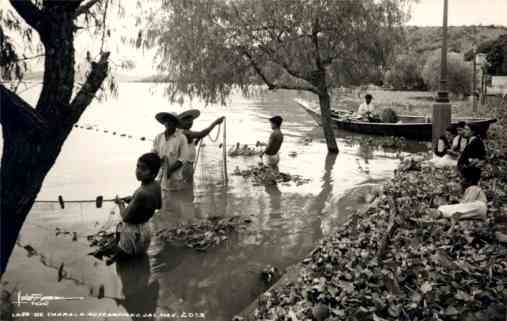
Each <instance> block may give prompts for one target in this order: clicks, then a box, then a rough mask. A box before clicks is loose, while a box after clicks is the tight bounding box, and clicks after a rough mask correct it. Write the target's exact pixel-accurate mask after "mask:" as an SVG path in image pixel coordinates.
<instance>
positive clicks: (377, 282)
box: [245, 159, 507, 321]
mask: <svg viewBox="0 0 507 321" xmlns="http://www.w3.org/2000/svg"><path fill="white" fill-rule="evenodd" d="M495 162H496V163H495ZM502 162H503V164H505V163H506V162H505V160H503V161H502ZM498 163H499V162H498V160H491V159H490V164H489V165H487V167H486V168H485V169H484V170H483V176H482V180H481V187H482V188H483V190H485V192H486V194H487V195H488V199H489V200H491V201H490V202H489V204H488V215H487V218H486V219H485V220H468V221H455V220H448V219H436V218H434V216H432V213H433V212H434V210H435V209H436V208H437V207H438V206H439V205H441V204H446V203H455V202H458V201H459V199H460V197H461V194H462V191H461V189H460V183H461V181H460V178H459V176H458V175H457V174H456V170H455V169H454V168H448V169H438V168H434V167H430V166H425V165H424V164H421V163H418V162H417V161H414V160H413V159H412V160H410V161H405V162H402V164H401V166H400V168H399V169H398V170H397V171H396V172H395V177H394V178H393V179H392V180H390V181H389V182H387V183H386V184H385V186H384V188H383V195H382V196H381V197H380V198H379V201H378V203H376V205H375V206H372V207H370V208H369V209H368V210H367V211H365V212H361V213H358V214H356V215H355V216H354V217H352V218H351V219H350V220H349V221H348V222H347V223H346V224H344V225H343V226H340V227H339V228H338V230H337V231H336V232H335V233H334V234H333V235H331V236H330V237H328V238H326V239H324V240H323V241H321V242H320V244H319V246H318V247H317V248H316V249H315V250H314V251H313V252H312V253H311V254H310V255H309V256H308V257H307V258H306V259H304V261H303V263H302V264H301V265H300V267H301V268H300V269H299V273H298V274H297V278H295V279H294V280H292V281H291V282H288V283H286V284H284V285H281V286H279V287H276V288H274V289H273V290H270V291H268V292H266V293H265V294H264V295H263V296H261V297H260V298H259V300H258V305H257V308H256V309H255V311H254V312H253V314H252V315H249V316H247V317H246V318H245V319H247V320H287V317H288V316H289V317H290V318H291V319H292V320H368V321H371V320H373V321H381V320H504V319H505V315H506V312H507V308H506V305H505V302H506V299H507V290H506V284H507V264H506V263H505V262H506V260H507V246H506V244H504V243H503V242H504V241H506V240H507V237H503V238H502V233H505V231H507V213H506V209H505V207H504V206H505V205H504V203H502V202H498V196H499V194H498V192H499V190H503V188H504V187H499V186H498V184H497V183H498V179H497V175H496V173H497V168H498V167H497V165H498ZM492 164H493V165H492ZM504 236H507V235H504Z"/></svg>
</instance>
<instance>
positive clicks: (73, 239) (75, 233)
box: [72, 232, 77, 242]
mask: <svg viewBox="0 0 507 321" xmlns="http://www.w3.org/2000/svg"><path fill="white" fill-rule="evenodd" d="M76 241H77V232H72V242H76Z"/></svg>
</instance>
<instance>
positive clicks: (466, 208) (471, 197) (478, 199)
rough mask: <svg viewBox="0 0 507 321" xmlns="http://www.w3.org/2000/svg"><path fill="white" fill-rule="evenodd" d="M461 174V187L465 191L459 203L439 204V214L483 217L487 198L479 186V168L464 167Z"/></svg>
mask: <svg viewBox="0 0 507 321" xmlns="http://www.w3.org/2000/svg"><path fill="white" fill-rule="evenodd" d="M463 175H464V180H463V189H464V190H465V193H464V194H463V198H462V199H461V201H460V203H458V204H452V205H442V206H439V207H438V211H439V214H440V215H442V216H444V217H447V218H456V219H475V218H484V217H485V216H486V213H487V210H488V207H487V204H488V199H487V197H486V194H485V193H484V191H483V190H482V189H481V187H480V186H479V180H480V178H481V169H480V168H479V167H475V166H470V167H465V168H464V170H463Z"/></svg>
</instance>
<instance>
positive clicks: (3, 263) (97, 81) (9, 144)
mask: <svg viewBox="0 0 507 321" xmlns="http://www.w3.org/2000/svg"><path fill="white" fill-rule="evenodd" d="M90 3H91V2H90ZM11 4H12V6H13V7H14V8H15V9H16V10H17V11H18V13H19V14H20V15H21V16H22V17H23V18H24V19H25V21H26V22H27V23H29V24H30V25H31V26H32V27H33V28H35V29H36V30H37V31H38V33H39V36H40V39H41V41H42V43H43V44H44V49H45V53H46V60H45V65H44V82H43V85H42V91H41V95H40V97H39V100H38V102H37V106H36V108H35V109H34V108H33V107H32V106H30V105H28V104H27V103H26V102H25V101H23V100H22V99H21V98H20V97H18V96H17V95H16V94H15V93H13V92H11V91H9V90H8V89H7V88H5V87H4V86H3V85H1V84H0V94H1V96H0V100H1V101H0V103H1V104H2V110H1V115H0V121H1V123H2V130H3V139H4V146H3V156H2V163H1V184H0V189H1V200H0V203H1V208H0V242H1V247H0V251H1V252H0V269H1V270H0V278H1V276H2V275H3V273H4V272H5V269H6V267H7V263H8V260H9V257H10V255H11V253H12V251H13V248H14V246H15V244H16V240H17V238H18V235H19V232H20V230H21V227H22V226H23V223H24V221H25V219H26V217H27V215H28V213H29V211H30V209H31V208H32V206H33V204H34V201H35V199H36V197H37V194H38V193H39V191H40V189H41V186H42V183H43V181H44V178H45V177H46V175H47V173H48V172H49V170H50V169H51V167H52V166H53V164H54V163H55V161H56V159H57V157H58V154H59V153H60V150H61V148H62V146H63V143H64V142H65V140H66V138H67V136H68V135H69V133H70V132H71V130H72V128H73V125H74V123H75V122H77V121H78V120H79V117H80V116H81V114H82V113H83V112H84V110H85V109H86V107H87V106H88V105H89V104H90V102H91V101H92V99H93V97H94V94H95V93H96V92H97V90H98V89H99V88H100V86H101V84H102V82H103V80H104V78H105V77H106V75H107V70H108V63H107V59H108V57H109V53H102V55H101V57H100V60H99V61H98V62H96V63H92V68H91V72H90V73H89V75H88V77H87V79H86V82H85V83H84V85H83V86H82V88H81V89H80V90H79V92H77V94H76V95H75V98H74V99H73V100H72V101H71V99H72V93H73V89H74V44H73V42H74V31H75V26H74V20H75V19H76V12H78V11H79V10H80V9H81V8H78V7H79V4H80V1H45V2H44V3H43V8H42V9H38V8H37V7H35V6H34V5H33V3H31V2H30V1H22V0H11Z"/></svg>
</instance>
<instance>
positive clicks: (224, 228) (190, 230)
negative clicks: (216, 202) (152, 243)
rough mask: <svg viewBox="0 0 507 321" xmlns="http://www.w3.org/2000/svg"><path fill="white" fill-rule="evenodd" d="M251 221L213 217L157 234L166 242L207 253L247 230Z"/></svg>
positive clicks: (240, 218) (241, 218) (163, 230)
mask: <svg viewBox="0 0 507 321" xmlns="http://www.w3.org/2000/svg"><path fill="white" fill-rule="evenodd" d="M249 223H251V220H250V219H248V218H244V217H241V216H232V217H211V218H208V219H207V220H203V221H200V222H196V223H193V224H186V225H178V226H176V227H174V228H171V229H162V230H160V231H158V232H157V233H156V235H157V236H158V237H160V238H161V239H162V240H164V241H166V242H176V243H183V244H184V245H185V246H187V247H189V248H192V249H195V250H198V251H206V250H208V249H209V248H211V247H216V246H218V245H220V244H221V243H223V242H224V241H226V240H227V239H228V238H229V237H228V236H229V235H230V234H231V233H233V232H237V231H239V230H240V229H242V228H245V227H246V225H247V224H249Z"/></svg>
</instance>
